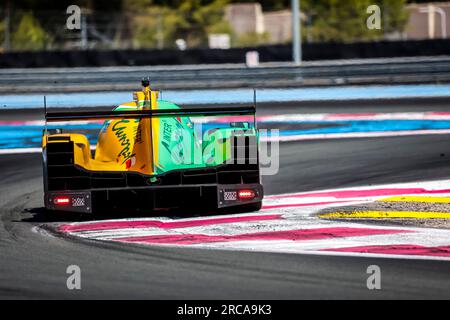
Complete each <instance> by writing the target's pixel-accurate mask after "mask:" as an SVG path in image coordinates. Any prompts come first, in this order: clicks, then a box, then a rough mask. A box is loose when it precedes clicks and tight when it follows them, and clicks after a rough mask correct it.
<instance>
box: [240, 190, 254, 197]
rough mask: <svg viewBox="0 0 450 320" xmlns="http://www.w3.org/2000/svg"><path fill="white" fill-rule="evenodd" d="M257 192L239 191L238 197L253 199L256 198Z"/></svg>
mask: <svg viewBox="0 0 450 320" xmlns="http://www.w3.org/2000/svg"><path fill="white" fill-rule="evenodd" d="M255 196H256V195H255V191H253V190H248V189H245V190H239V192H238V197H239V199H253V198H254V197H255Z"/></svg>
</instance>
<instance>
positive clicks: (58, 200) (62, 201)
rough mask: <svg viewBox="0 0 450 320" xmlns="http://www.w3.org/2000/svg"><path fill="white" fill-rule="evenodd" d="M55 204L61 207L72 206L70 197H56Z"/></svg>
mask: <svg viewBox="0 0 450 320" xmlns="http://www.w3.org/2000/svg"><path fill="white" fill-rule="evenodd" d="M53 203H54V204H56V205H59V206H64V205H68V204H70V197H67V196H60V197H56V198H55V199H54V200H53Z"/></svg>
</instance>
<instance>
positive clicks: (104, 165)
mask: <svg viewBox="0 0 450 320" xmlns="http://www.w3.org/2000/svg"><path fill="white" fill-rule="evenodd" d="M133 98H134V101H133V102H129V103H126V104H123V105H121V107H122V108H125V109H128V108H129V109H130V110H149V109H157V108H158V103H157V100H158V91H152V90H150V88H149V87H146V88H143V91H140V92H135V93H134V94H133ZM159 121H160V120H159V119H157V118H153V119H150V118H144V119H117V120H107V121H106V122H105V124H104V126H103V128H102V131H101V132H100V134H99V138H98V142H97V146H96V151H95V156H94V157H92V155H91V146H90V143H89V140H88V139H87V137H86V136H85V135H83V134H56V135H52V137H66V138H67V137H68V138H70V141H72V142H73V144H74V164H75V165H78V166H80V167H82V168H85V169H87V170H91V171H112V172H116V171H133V172H139V173H142V174H146V175H152V174H154V165H153V164H154V163H153V159H154V157H153V153H155V155H156V156H157V153H158V144H153V141H152V138H153V139H158V137H157V136H156V135H158V134H159V130H158V126H159ZM146 132H151V135H150V139H148V135H147V134H142V133H146ZM146 139H147V140H150V141H147V140H146ZM48 143H67V141H58V140H57V139H56V140H54V141H48V134H45V135H44V136H43V139H42V147H43V148H45V147H46V146H47V144H48ZM156 159H157V158H156Z"/></svg>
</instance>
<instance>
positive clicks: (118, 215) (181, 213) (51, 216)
mask: <svg viewBox="0 0 450 320" xmlns="http://www.w3.org/2000/svg"><path fill="white" fill-rule="evenodd" d="M24 212H25V213H29V214H31V217H28V218H24V219H22V220H21V222H31V223H58V222H60V223H61V222H84V221H86V222H87V221H101V220H113V219H131V218H132V219H136V218H169V219H173V220H177V219H186V218H197V217H213V216H221V215H225V214H230V213H231V212H228V211H226V210H221V211H207V210H204V211H202V210H179V209H178V210H164V211H154V212H146V213H143V212H136V211H128V212H114V213H98V214H80V213H72V212H63V211H49V210H46V209H45V208H43V207H40V208H27V209H25V210H24ZM233 213H239V212H233Z"/></svg>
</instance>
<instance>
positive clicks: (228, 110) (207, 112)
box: [45, 106, 256, 125]
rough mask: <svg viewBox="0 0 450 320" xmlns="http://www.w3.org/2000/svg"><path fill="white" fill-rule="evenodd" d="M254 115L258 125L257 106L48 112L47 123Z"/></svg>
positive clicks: (46, 114) (46, 113) (46, 115)
mask: <svg viewBox="0 0 450 320" xmlns="http://www.w3.org/2000/svg"><path fill="white" fill-rule="evenodd" d="M240 115H253V118H254V121H255V125H256V106H245V107H243V106H239V107H217V108H182V109H166V110H161V109H160V110H127V111H75V112H47V110H46V111H45V122H46V123H47V122H57V121H82V120H110V119H117V118H119V119H143V118H154V117H159V118H161V117H207V116H209V117H210V116H240Z"/></svg>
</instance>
